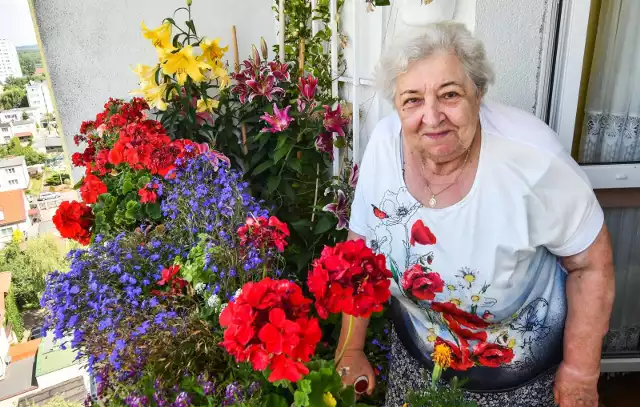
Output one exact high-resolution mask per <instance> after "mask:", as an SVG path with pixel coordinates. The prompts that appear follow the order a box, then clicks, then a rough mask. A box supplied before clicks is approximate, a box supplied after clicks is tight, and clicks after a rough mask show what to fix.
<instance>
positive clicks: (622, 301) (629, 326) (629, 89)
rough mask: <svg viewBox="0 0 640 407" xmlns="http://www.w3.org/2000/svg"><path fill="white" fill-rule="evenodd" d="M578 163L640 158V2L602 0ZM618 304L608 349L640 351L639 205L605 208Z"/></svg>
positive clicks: (605, 348) (617, 161) (609, 351)
mask: <svg viewBox="0 0 640 407" xmlns="http://www.w3.org/2000/svg"><path fill="white" fill-rule="evenodd" d="M579 161H580V162H581V163H582V164H598V163H602V164H604V163H609V164H611V163H630V162H639V161H640V0H603V2H602V7H601V9H600V18H599V22H598V32H597V36H596V43H595V49H594V57H593V62H592V68H591V77H590V78H589V88H588V91H587V101H586V112H585V117H584V128H583V132H582V140H581V148H580V157H579ZM605 214H606V222H607V226H608V227H609V230H610V232H611V235H612V243H613V247H614V264H615V272H616V302H615V305H614V311H613V316H612V320H611V330H610V332H609V334H608V335H607V339H606V341H605V347H604V351H605V353H624V352H634V351H635V352H637V351H638V350H640V301H639V300H638V293H640V208H612V209H607V210H605Z"/></svg>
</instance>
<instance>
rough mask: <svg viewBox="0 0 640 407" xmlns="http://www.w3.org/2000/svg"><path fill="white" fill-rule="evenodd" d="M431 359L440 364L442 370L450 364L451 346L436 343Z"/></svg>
mask: <svg viewBox="0 0 640 407" xmlns="http://www.w3.org/2000/svg"><path fill="white" fill-rule="evenodd" d="M431 359H432V360H433V363H435V364H438V365H440V367H441V368H442V369H443V370H444V369H447V368H448V367H449V366H450V365H451V348H449V347H448V346H447V345H445V344H443V343H441V344H439V345H436V347H435V349H434V350H433V353H432V354H431Z"/></svg>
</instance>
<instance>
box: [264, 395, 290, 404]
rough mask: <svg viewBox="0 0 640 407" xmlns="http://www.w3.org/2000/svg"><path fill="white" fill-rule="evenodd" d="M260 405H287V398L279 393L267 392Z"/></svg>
mask: <svg viewBox="0 0 640 407" xmlns="http://www.w3.org/2000/svg"><path fill="white" fill-rule="evenodd" d="M262 407H289V406H288V405H287V400H286V399H285V398H284V397H282V396H281V395H279V394H273V393H271V394H269V395H267V396H266V397H264V400H263V401H262Z"/></svg>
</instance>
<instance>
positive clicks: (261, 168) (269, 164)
mask: <svg viewBox="0 0 640 407" xmlns="http://www.w3.org/2000/svg"><path fill="white" fill-rule="evenodd" d="M272 166H273V163H272V162H271V160H267V161H265V162H263V163H262V164H260V165H258V166H257V167H256V169H255V170H253V174H252V175H253V176H256V175H258V174H260V173H262V172H264V171H265V170H267V169H269V168H270V167H272Z"/></svg>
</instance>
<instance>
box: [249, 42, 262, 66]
mask: <svg viewBox="0 0 640 407" xmlns="http://www.w3.org/2000/svg"><path fill="white" fill-rule="evenodd" d="M251 54H252V55H253V63H254V64H256V65H260V62H261V59H260V53H259V52H258V49H257V48H256V46H255V45H252V46H251Z"/></svg>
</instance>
